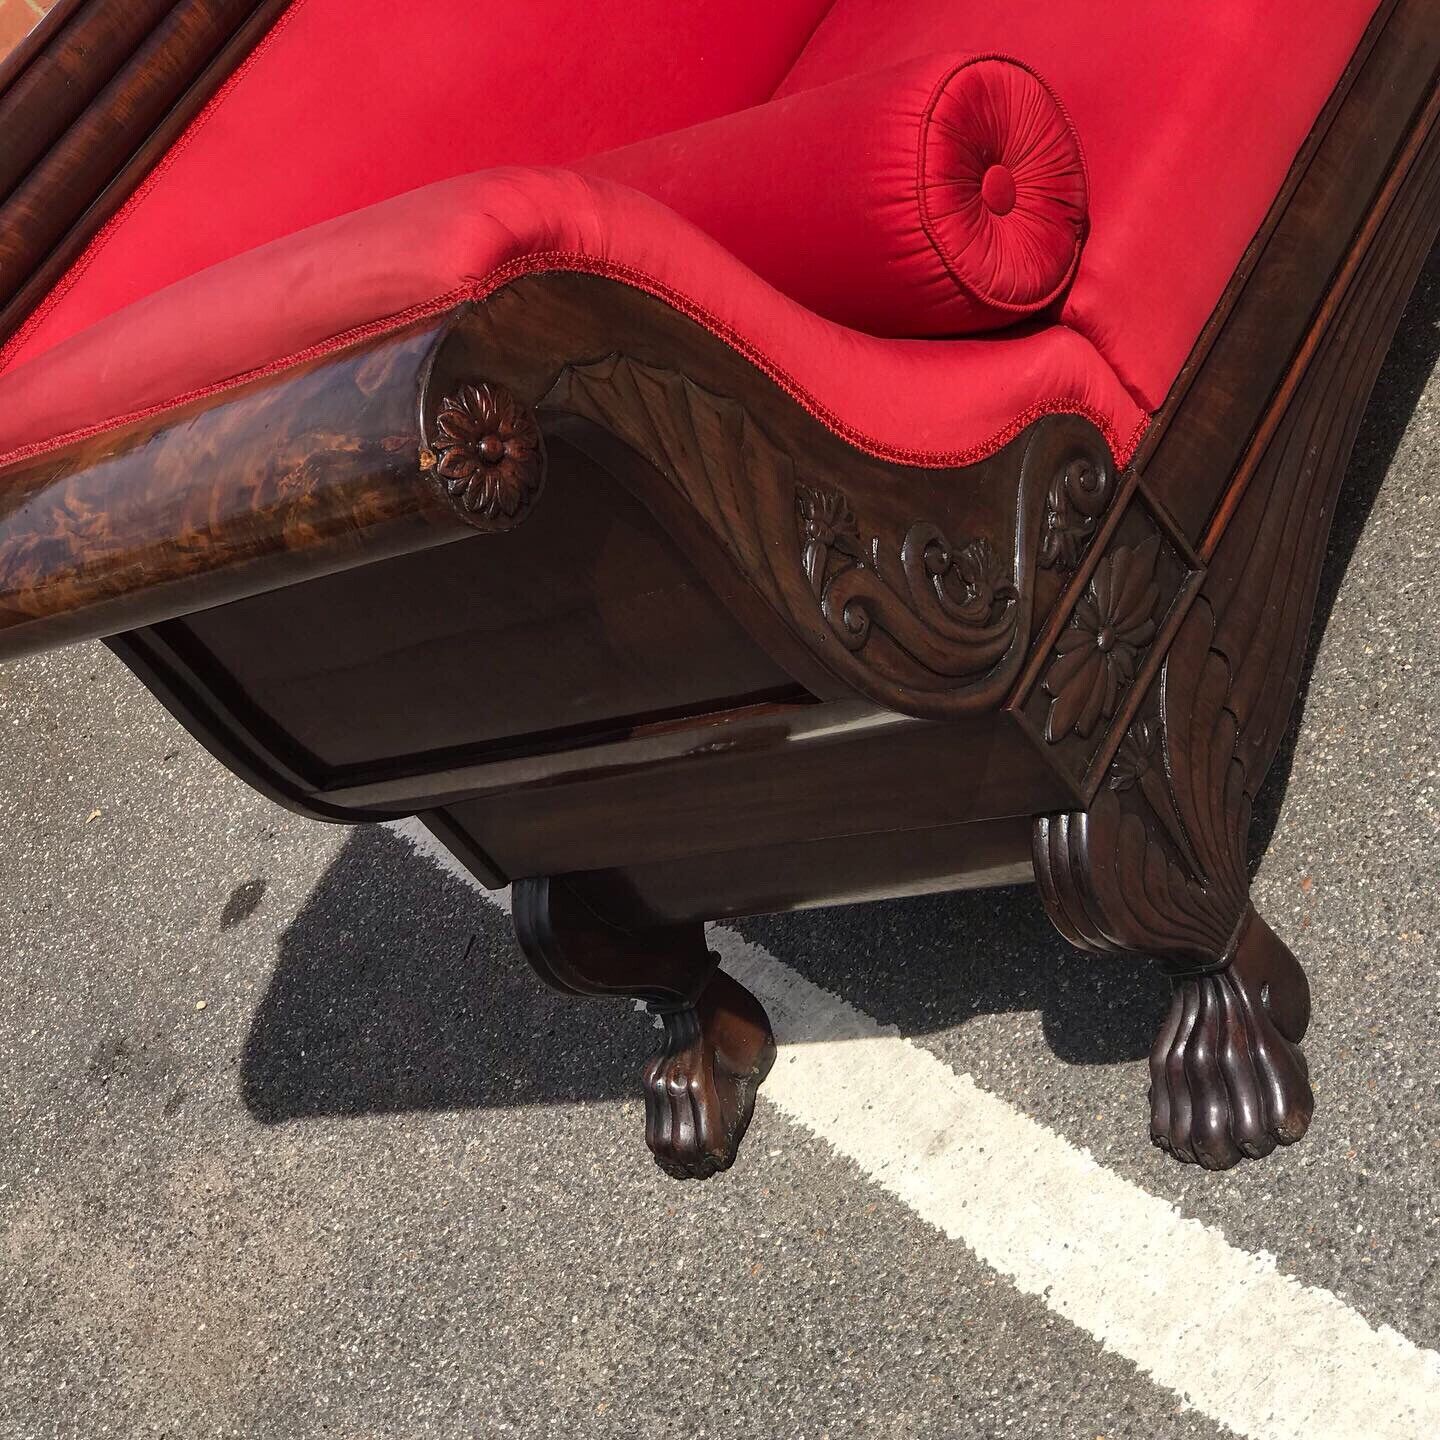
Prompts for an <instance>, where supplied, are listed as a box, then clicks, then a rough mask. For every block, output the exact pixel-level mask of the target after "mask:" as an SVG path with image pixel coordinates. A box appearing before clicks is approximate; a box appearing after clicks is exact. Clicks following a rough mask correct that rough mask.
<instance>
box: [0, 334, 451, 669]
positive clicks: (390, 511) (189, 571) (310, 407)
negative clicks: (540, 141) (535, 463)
mask: <svg viewBox="0 0 1440 1440" xmlns="http://www.w3.org/2000/svg"><path fill="white" fill-rule="evenodd" d="M432 343H433V334H432V332H431V331H430V330H427V329H426V328H424V327H423V326H422V327H418V328H412V329H410V330H407V331H403V332H401V333H398V334H396V335H392V336H389V337H387V338H385V339H384V340H382V341H377V342H375V343H374V344H372V345H368V346H364V347H361V348H359V349H357V350H353V351H350V352H346V353H344V354H342V355H339V356H336V357H335V358H333V359H330V360H325V361H320V362H314V363H312V364H310V365H308V366H303V367H299V368H298V369H296V370H294V371H289V372H287V373H286V378H285V381H284V383H283V384H271V383H266V382H264V381H261V382H257V383H256V384H253V385H249V386H245V387H243V388H241V389H238V390H235V391H231V392H227V393H226V394H225V395H223V396H218V397H212V398H211V399H208V400H205V401H200V402H197V403H195V404H192V405H189V406H186V407H183V408H182V409H181V410H179V411H174V412H168V413H167V414H166V415H165V416H164V417H162V418H156V419H152V420H148V421H142V422H139V423H137V424H134V425H131V426H127V427H124V428H123V429H121V430H118V431H105V432H103V433H101V434H98V435H95V436H92V437H91V438H89V439H87V440H83V441H80V442H78V443H77V444H74V445H71V446H68V447H66V448H65V449H63V450H60V451H56V452H54V453H53V454H49V455H45V456H41V457H39V458H37V459H35V460H32V461H29V462H22V463H21V464H18V465H14V466H11V467H9V468H8V469H5V470H3V471H0V655H16V654H21V653H24V652H25V651H27V650H34V649H38V648H42V647H44V646H47V645H55V644H60V643H63V642H65V641H68V640H75V639H85V638H91V637H94V636H96V635H104V634H109V633H114V632H116V631H120V630H124V629H127V628H130V627H133V626H138V625H145V624H152V623H154V622H155V621H156V620H159V619H163V618H167V617H168V616H170V615H175V614H180V613H186V612H188V611H191V610H194V609H196V608H198V607H202V606H207V605H215V604H219V603H222V602H224V601H227V600H233V599H236V598H238V597H240V596H243V595H247V594H251V593H254V592H256V591H259V590H264V589H266V588H269V587H271V586H274V585H278V584H282V583H286V582H289V581H293V580H299V579H306V578H310V577H312V576H315V575H322V574H325V573H327V572H328V571H332V570H336V569H340V568H343V567H344V566H346V565H350V564H358V563H360V562H361V561H362V560H375V559H383V558H385V557H386V556H387V555H392V554H396V553H400V552H404V551H407V550H414V549H417V548H423V547H425V546H428V545H435V544H440V543H442V542H444V541H446V540H455V539H458V538H461V537H462V536H464V535H466V534H468V533H469V531H468V528H467V527H466V526H465V524H464V523H463V522H462V521H461V520H460V518H459V517H458V516H457V515H456V514H455V511H454V508H453V506H451V505H450V504H448V503H447V502H446V499H445V497H444V496H443V495H442V494H441V492H440V490H439V488H438V487H437V485H436V484H435V482H434V479H433V477H431V476H429V475H427V474H426V473H425V471H424V469H423V468H422V466H421V464H420V460H419V455H420V449H421V445H420V438H419V434H418V429H417V424H416V419H415V414H414V401H413V396H414V391H415V386H416V384H417V377H418V375H419V373H420V370H421V367H422V366H423V364H424V362H425V360H426V357H427V356H428V354H429V351H430V347H431V345H432Z"/></svg>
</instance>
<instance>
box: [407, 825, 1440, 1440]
mask: <svg viewBox="0 0 1440 1440" xmlns="http://www.w3.org/2000/svg"><path fill="white" fill-rule="evenodd" d="M394 828H396V829H397V830H398V831H399V832H400V833H401V834H403V835H405V836H406V838H408V839H409V840H410V841H411V842H412V843H413V844H415V846H416V847H417V849H419V850H421V851H422V853H424V854H426V855H428V856H430V857H431V858H432V859H433V860H435V861H436V862H437V863H439V864H441V865H443V866H444V867H445V868H446V869H447V870H449V871H450V872H451V873H453V874H455V875H458V876H460V877H461V878H462V879H465V880H467V881H468V882H469V883H470V884H472V885H474V884H475V882H474V881H473V880H472V879H471V878H470V876H469V875H468V872H466V871H465V870H464V869H463V867H461V866H460V865H459V864H458V863H457V862H456V861H455V860H454V859H453V857H451V856H450V855H449V854H448V853H447V852H446V851H445V850H444V849H443V847H442V846H440V845H439V843H438V842H437V841H435V840H434V839H433V838H432V837H431V836H430V835H429V833H428V832H426V831H425V830H424V829H423V828H422V827H421V826H420V825H418V824H417V823H415V822H405V823H403V824H401V825H397V826H396V827H394ZM476 889H477V890H479V893H480V894H482V895H484V896H485V897H486V898H487V899H488V900H490V901H491V902H492V903H494V904H496V905H498V906H500V907H501V908H508V904H509V895H508V893H506V894H503V895H501V894H489V893H488V892H486V891H484V890H483V889H480V887H479V886H478V885H476ZM711 944H712V945H713V946H714V948H715V949H716V950H717V951H718V952H719V954H720V957H721V960H722V962H723V963H724V966H725V968H726V970H728V971H729V972H730V974H732V975H733V976H734V977H735V978H736V979H737V980H739V981H740V982H741V983H742V984H744V985H746V986H748V987H749V988H750V989H751V990H753V991H754V992H755V994H756V995H757V996H759V998H760V1000H761V1002H762V1003H763V1004H764V1006H765V1008H766V1010H767V1011H768V1012H769V1014H770V1018H771V1021H772V1023H773V1024H774V1026H775V1033H776V1036H777V1038H778V1040H779V1041H780V1057H779V1060H778V1061H777V1062H776V1065H775V1068H774V1070H773V1071H772V1072H771V1074H770V1077H769V1079H768V1080H767V1081H766V1082H765V1086H764V1088H763V1089H762V1090H761V1092H760V1093H761V1096H762V1098H763V1099H764V1100H765V1101H767V1102H768V1103H769V1104H770V1105H772V1106H774V1107H775V1108H776V1109H778V1110H780V1111H781V1112H782V1113H783V1114H785V1115H786V1116H788V1117H789V1118H790V1119H791V1120H793V1121H794V1122H796V1123H797V1124H799V1125H801V1126H803V1127H804V1128H805V1129H807V1130H809V1131H811V1132H812V1133H813V1134H815V1135H817V1136H819V1137H820V1138H821V1139H823V1140H825V1141H826V1142H827V1143H828V1144H830V1145H831V1146H832V1147H833V1148H834V1149H835V1150H836V1151H838V1152H839V1153H840V1154H842V1155H844V1156H846V1157H847V1158H848V1159H850V1160H852V1161H853V1162H854V1163H855V1164H856V1165H858V1166H859V1167H860V1169H861V1170H862V1171H863V1172H864V1173H865V1174H867V1175H868V1176H870V1177H871V1178H872V1179H873V1180H874V1181H875V1182H876V1183H877V1184H879V1185H880V1186H882V1187H883V1188H884V1189H885V1190H887V1191H888V1192H889V1193H890V1194H892V1195H894V1196H895V1197H897V1198H898V1199H899V1200H901V1201H902V1202H903V1203H904V1204H905V1205H907V1206H909V1207H910V1209H911V1210H913V1211H914V1212H915V1213H916V1214H917V1215H919V1216H920V1217H921V1218H922V1219H924V1220H926V1221H928V1222H929V1223H930V1224H931V1225H933V1226H935V1228H936V1229H938V1230H940V1231H941V1232H942V1233H943V1234H945V1235H947V1236H948V1237H949V1238H950V1239H952V1240H958V1241H960V1242H961V1243H963V1244H964V1245H966V1246H967V1247H969V1249H970V1250H971V1251H973V1252H974V1253H975V1255H977V1256H978V1257H979V1258H980V1259H981V1260H982V1261H983V1262H984V1263H985V1264H987V1265H989V1266H991V1267H992V1268H993V1269H995V1270H997V1271H999V1272H1000V1274H1002V1275H1005V1276H1007V1277H1008V1278H1009V1279H1011V1280H1012V1281H1014V1283H1015V1284H1016V1286H1018V1287H1019V1288H1020V1289H1021V1290H1023V1291H1025V1292H1027V1293H1028V1294H1031V1295H1035V1296H1037V1297H1039V1299H1041V1300H1042V1301H1043V1302H1044V1303H1045V1304H1046V1305H1047V1306H1049V1307H1050V1309H1052V1310H1054V1311H1055V1312H1057V1313H1058V1314H1060V1315H1063V1316H1064V1317H1065V1318H1066V1319H1067V1320H1069V1321H1071V1322H1072V1323H1073V1324H1075V1325H1078V1326H1079V1327H1080V1328H1081V1329H1083V1330H1085V1331H1087V1332H1088V1333H1089V1334H1090V1335H1092V1336H1094V1337H1095V1338H1096V1339H1098V1340H1099V1341H1100V1342H1101V1343H1102V1344H1103V1345H1105V1346H1107V1347H1108V1348H1109V1349H1111V1350H1113V1351H1115V1352H1116V1353H1117V1354H1120V1355H1123V1356H1125V1357H1126V1358H1127V1359H1129V1360H1131V1361H1133V1362H1134V1364H1135V1365H1136V1366H1137V1367H1138V1368H1139V1369H1140V1370H1141V1371H1142V1372H1144V1373H1145V1374H1147V1375H1149V1376H1150V1377H1151V1378H1152V1379H1154V1380H1155V1381H1156V1382H1157V1383H1159V1384H1161V1385H1163V1386H1165V1387H1167V1388H1168V1389H1170V1390H1173V1391H1174V1392H1175V1393H1176V1394H1177V1395H1179V1396H1180V1397H1181V1398H1182V1399H1183V1400H1184V1401H1185V1403H1186V1404H1188V1405H1190V1406H1191V1407H1193V1408H1194V1409H1196V1410H1198V1411H1200V1412H1202V1413H1203V1414H1205V1415H1207V1416H1209V1417H1210V1418H1211V1419H1212V1420H1215V1421H1218V1422H1220V1423H1221V1424H1224V1425H1227V1426H1229V1427H1230V1428H1231V1429H1232V1430H1234V1431H1236V1432H1238V1433H1239V1434H1241V1435H1244V1436H1247V1437H1250V1440H1436V1437H1440V1355H1437V1354H1436V1353H1435V1352H1434V1351H1432V1350H1424V1349H1421V1348H1420V1347H1418V1346H1416V1345H1413V1344H1411V1342H1410V1341H1408V1340H1407V1339H1406V1338H1405V1337H1404V1336H1403V1335H1401V1334H1399V1333H1398V1332H1397V1331H1395V1330H1393V1329H1391V1328H1390V1327H1389V1326H1383V1325H1382V1326H1380V1327H1379V1328H1378V1329H1377V1328H1376V1327H1374V1326H1372V1325H1370V1324H1369V1323H1368V1322H1367V1321H1366V1320H1365V1319H1364V1317H1363V1316H1361V1315H1359V1314H1358V1313H1356V1312H1355V1311H1354V1310H1352V1309H1350V1307H1349V1306H1347V1305H1346V1304H1345V1303H1344V1302H1343V1301H1341V1300H1340V1299H1338V1298H1337V1297H1336V1296H1334V1295H1332V1294H1331V1293H1330V1292H1329V1291H1327V1290H1322V1289H1318V1288H1316V1287H1314V1286H1309V1285H1302V1284H1301V1283H1300V1282H1299V1281H1298V1280H1295V1279H1293V1278H1292V1277H1290V1276H1287V1275H1283V1274H1281V1272H1280V1271H1279V1269H1278V1268H1277V1267H1276V1264H1275V1261H1274V1259H1273V1258H1272V1257H1270V1256H1266V1255H1263V1254H1262V1255H1251V1254H1249V1253H1248V1252H1246V1251H1244V1250H1239V1249H1237V1248H1236V1247H1234V1246H1232V1245H1230V1244H1228V1243H1227V1242H1226V1240H1225V1237H1224V1236H1223V1235H1222V1234H1221V1233H1220V1232H1219V1231H1218V1230H1215V1229H1213V1228H1211V1227H1210V1226H1207V1225H1203V1224H1201V1223H1200V1222H1199V1221H1197V1220H1190V1219H1186V1218H1185V1217H1184V1216H1182V1215H1181V1214H1180V1213H1179V1211H1178V1210H1177V1209H1176V1208H1175V1207H1174V1206H1173V1205H1171V1204H1170V1203H1169V1202H1168V1201H1164V1200H1160V1199H1158V1198H1156V1197H1155V1196H1153V1195H1150V1194H1148V1193H1147V1192H1145V1191H1144V1190H1141V1189H1140V1188H1139V1187H1138V1186H1136V1185H1133V1184H1131V1183H1130V1182H1129V1181H1127V1180H1124V1179H1122V1178H1121V1177H1120V1176H1119V1175H1116V1174H1115V1173H1114V1172H1113V1171H1110V1170H1107V1169H1105V1168H1104V1167H1103V1166H1102V1165H1099V1164H1097V1163H1096V1162H1095V1160H1094V1159H1092V1158H1091V1156H1090V1155H1089V1153H1088V1152H1086V1151H1083V1150H1080V1149H1077V1148H1076V1147H1075V1146H1073V1145H1071V1144H1070V1143H1069V1142H1068V1141H1067V1140H1065V1139H1063V1138H1062V1137H1061V1136H1059V1135H1057V1134H1055V1133H1054V1132H1053V1131H1051V1130H1048V1129H1046V1127H1045V1126H1043V1125H1041V1124H1039V1123H1038V1122H1037V1121H1035V1120H1032V1119H1031V1118H1030V1117H1029V1116H1027V1115H1025V1114H1023V1113H1022V1112H1020V1111H1019V1110H1017V1109H1015V1108H1014V1107H1013V1106H1011V1105H1009V1104H1007V1103H1006V1102H1005V1101H1003V1100H1001V1099H999V1098H998V1097H996V1096H994V1095H991V1094H988V1093H987V1092H986V1091H984V1090H982V1089H981V1088H980V1087H979V1086H978V1085H976V1084H975V1082H974V1081H973V1080H971V1078H970V1077H969V1076H968V1075H959V1074H956V1073H955V1071H953V1070H951V1069H950V1068H949V1066H947V1065H945V1064H944V1063H943V1062H942V1061H940V1060H938V1059H937V1058H936V1057H935V1056H933V1055H932V1054H930V1053H929V1052H928V1051H926V1050H923V1049H921V1048H920V1047H919V1046H917V1045H913V1044H912V1043H911V1042H910V1041H908V1040H906V1039H904V1038H903V1037H902V1036H901V1035H900V1034H899V1033H898V1032H897V1031H895V1030H894V1029H893V1028H892V1027H887V1026H881V1025H879V1024H877V1023H876V1022H875V1021H874V1020H872V1019H871V1018H870V1017H869V1016H868V1015H865V1014H864V1013H863V1012H862V1011H860V1010H857V1009H856V1008H855V1007H854V1006H853V1005H850V1004H848V1003H847V1002H846V1001H844V1000H841V999H840V998H839V997H837V996H835V995H832V994H830V993H829V992H828V991H826V990H822V989H820V987H819V986H817V985H813V984H811V983H810V981H808V980H806V979H804V978H803V977H802V976H800V975H799V974H797V973H796V972H795V971H793V970H791V969H790V968H789V967H788V966H786V965H784V964H782V963H781V962H780V961H778V960H776V959H775V958H774V957H773V956H772V955H769V954H767V953H766V952H765V951H764V950H762V949H761V948H760V947H759V946H756V945H751V944H749V943H748V942H747V941H746V940H744V939H743V938H742V937H740V936H739V935H737V934H736V933H735V932H734V931H733V930H728V929H726V928H725V927H723V926H714V927H712V929H711ZM742 1160H743V1156H742Z"/></svg>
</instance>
